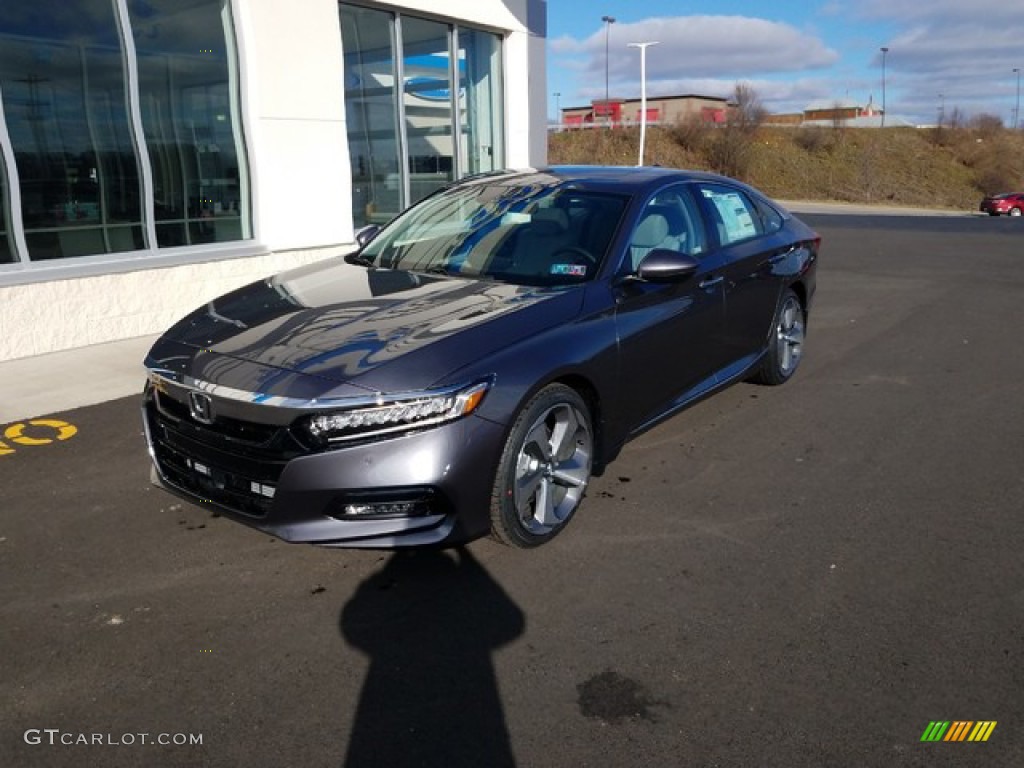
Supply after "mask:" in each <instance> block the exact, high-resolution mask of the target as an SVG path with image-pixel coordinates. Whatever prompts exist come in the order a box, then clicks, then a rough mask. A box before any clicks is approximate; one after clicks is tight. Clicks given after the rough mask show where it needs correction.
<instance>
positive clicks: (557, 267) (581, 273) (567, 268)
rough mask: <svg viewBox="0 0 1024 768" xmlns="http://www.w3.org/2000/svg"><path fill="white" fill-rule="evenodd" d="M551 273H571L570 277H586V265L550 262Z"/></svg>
mask: <svg viewBox="0 0 1024 768" xmlns="http://www.w3.org/2000/svg"><path fill="white" fill-rule="evenodd" d="M551 274H552V275H571V276H572V277H586V276H587V267H586V266H585V265H584V264H552V265H551Z"/></svg>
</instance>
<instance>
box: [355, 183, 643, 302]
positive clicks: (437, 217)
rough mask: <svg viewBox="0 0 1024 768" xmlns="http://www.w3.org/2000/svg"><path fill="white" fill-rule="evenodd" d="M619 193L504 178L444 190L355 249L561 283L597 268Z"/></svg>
mask: <svg viewBox="0 0 1024 768" xmlns="http://www.w3.org/2000/svg"><path fill="white" fill-rule="evenodd" d="M625 207H626V198H625V197H624V196H621V195H609V194H604V193H597V192H587V191H581V190H578V189H570V188H566V187H552V186H539V185H526V186H509V185H507V184H492V185H486V184H485V185H475V184H474V185H471V186H465V187H458V188H455V189H451V190H448V191H446V192H443V193H441V194H439V195H435V196H434V197H431V198H428V199H427V200H425V201H423V202H422V203H420V204H418V205H417V206H415V207H414V208H412V209H411V210H410V211H408V212H407V213H406V214H404V215H403V216H401V217H400V218H399V219H397V220H396V221H394V222H393V223H392V224H390V225H389V226H388V227H387V228H386V229H384V231H382V232H381V233H380V234H379V235H378V236H377V237H376V238H375V239H374V240H373V241H371V242H370V243H369V244H368V245H367V246H366V248H365V249H364V250H363V252H362V253H361V254H360V255H361V256H362V257H363V258H364V259H366V260H368V261H369V262H370V263H372V264H373V265H375V266H378V267H383V268H388V269H404V270H410V271H418V272H435V273H439V274H447V275H460V276H467V277H481V278H490V279H495V280H502V281H506V282H511V283H518V284H522V285H563V284H570V283H578V282H581V281H585V280H588V279H590V278H592V277H594V275H596V274H597V270H598V268H599V267H600V265H601V263H602V262H603V260H604V258H605V255H606V253H607V251H608V246H609V244H610V243H611V240H612V237H613V235H614V234H615V230H616V228H617V227H618V225H619V220H620V219H621V217H622V212H623V211H624V210H625Z"/></svg>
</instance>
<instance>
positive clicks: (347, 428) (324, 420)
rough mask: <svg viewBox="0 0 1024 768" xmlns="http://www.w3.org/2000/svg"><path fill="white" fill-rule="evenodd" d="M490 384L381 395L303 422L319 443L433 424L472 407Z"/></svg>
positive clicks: (465, 411) (469, 410)
mask: <svg viewBox="0 0 1024 768" xmlns="http://www.w3.org/2000/svg"><path fill="white" fill-rule="evenodd" d="M490 386H491V383H490V382H489V381H482V382H477V383H475V384H471V385H469V386H464V387H456V388H449V389H444V390H435V391H427V392H421V393H416V394H412V395H403V396H397V397H393V398H388V397H381V398H380V399H379V400H378V401H377V402H376V403H374V404H372V405H363V406H360V407H358V408H352V409H349V410H343V411H335V412H333V413H322V414H318V415H316V416H311V417H308V418H307V419H306V421H305V425H304V426H305V429H306V432H308V433H309V435H310V436H311V437H312V438H313V439H314V440H316V441H317V442H319V443H321V444H322V443H333V442H338V441H342V440H353V439H355V438H359V437H366V436H369V435H383V434H387V433H389V432H399V431H403V430H407V429H415V428H419V427H427V426H433V425H435V424H442V423H444V422H446V421H453V420H454V419H458V418H461V417H463V416H467V415H469V414H470V413H472V412H473V411H475V410H476V408H477V406H479V405H480V403H481V402H482V401H483V399H484V395H485V394H487V390H488V389H490Z"/></svg>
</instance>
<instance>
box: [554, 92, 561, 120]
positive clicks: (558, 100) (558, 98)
mask: <svg viewBox="0 0 1024 768" xmlns="http://www.w3.org/2000/svg"><path fill="white" fill-rule="evenodd" d="M553 95H554V97H555V123H556V124H557V125H558V127H559V128H561V127H562V94H561V92H560V91H555V92H554V94H553Z"/></svg>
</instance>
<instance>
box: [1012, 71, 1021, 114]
mask: <svg viewBox="0 0 1024 768" xmlns="http://www.w3.org/2000/svg"><path fill="white" fill-rule="evenodd" d="M1013 71H1014V73H1015V74H1016V75H1017V106H1015V107H1014V108H1013V130H1017V129H1018V128H1019V127H1020V67H1014V68H1013Z"/></svg>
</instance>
